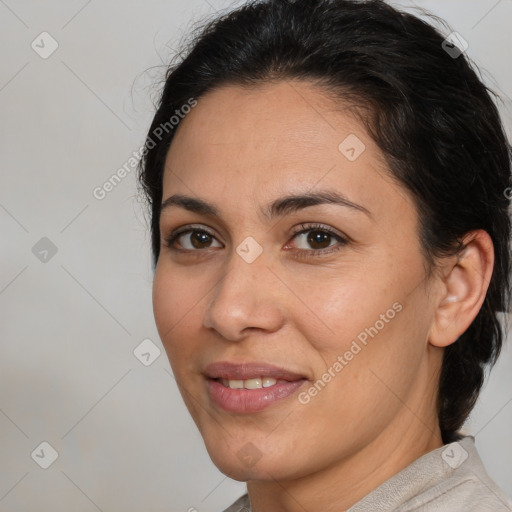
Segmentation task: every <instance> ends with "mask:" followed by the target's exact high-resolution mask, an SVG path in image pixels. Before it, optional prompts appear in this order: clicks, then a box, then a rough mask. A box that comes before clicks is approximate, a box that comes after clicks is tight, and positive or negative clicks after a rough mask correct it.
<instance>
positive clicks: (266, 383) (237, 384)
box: [219, 377, 277, 389]
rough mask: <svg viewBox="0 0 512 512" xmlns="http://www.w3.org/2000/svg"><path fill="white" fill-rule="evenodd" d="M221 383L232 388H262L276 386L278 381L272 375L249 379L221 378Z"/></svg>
mask: <svg viewBox="0 0 512 512" xmlns="http://www.w3.org/2000/svg"><path fill="white" fill-rule="evenodd" d="M219 381H220V383H221V384H223V385H224V386H226V387H229V388H231V389H261V388H269V387H271V386H274V385H275V384H276V382H277V380H276V379H273V378H272V377H259V378H256V379H247V380H228V379H219Z"/></svg>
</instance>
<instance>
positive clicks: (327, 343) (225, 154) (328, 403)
mask: <svg viewBox="0 0 512 512" xmlns="http://www.w3.org/2000/svg"><path fill="white" fill-rule="evenodd" d="M178 196H179V197H178ZM184 196H186V197H187V198H190V200H187V199H184ZM294 196H298V197H297V198H295V199H293V197H294ZM169 198H173V199H172V200H169ZM308 198H309V199H308ZM343 198H344V199H343ZM166 200H168V201H167V203H166V207H165V208H163V210H162V214H161V218H160V229H161V237H162V246H161V252H160V257H159V260H158V264H157V268H156V273H155V279H154V290H153V303H154V313H155V318H156V323H157V327H158V331H159V334H160V337H161V339H162V342H163V344H164V346H165V349H166V351H167V354H168V357H169V360H170V363H171V366H172V369H173V372H174V376H175V378H176V380H177V382H178V385H179V387H180V390H181V393H182V396H183V398H184V400H185V403H186V405H187V407H188V410H189V411H190V413H191V415H192V417H193V419H194V421H195V423H196V424H197V426H198V428H199V430H200V432H201V434H202V436H203V438H204V441H205V444H206V447H207V450H208V452H209V454H210V456H211V458H212V460H213V462H214V463H215V464H216V465H217V466H218V467H219V469H220V470H221V471H223V472H224V473H225V474H228V475H229V476H231V477H232V478H235V479H238V480H275V479H290V478H297V477H301V476H306V475H310V474H313V473H315V472H318V471H321V470H322V469H326V468H329V467H333V465H335V464H341V463H343V461H347V460H349V459H350V458H352V457H355V456H357V455H358V454H361V453H364V452H365V451H366V452H368V451H371V453H372V454H374V455H373V457H377V458H378V459H379V460H378V461H376V463H378V464H382V463H383V461H385V460H386V458H387V457H389V456H390V455H389V453H387V451H386V450H388V451H389V450H390V449H392V447H393V446H395V445H396V442H395V441H397V440H398V439H400V440H401V439H403V437H404V436H410V439H411V442H414V443H417V442H421V440H422V439H425V438H426V437H427V438H428V437H431V436H432V435H433V434H432V431H431V430H430V424H432V425H434V424H435V414H434V413H433V411H434V405H433V404H434V402H435V392H436V390H435V387H436V386H435V379H434V378H433V375H434V373H435V370H436V369H438V365H439V364H440V361H441V359H440V354H441V351H440V350H439V349H436V348H434V347H432V346H431V345H430V344H429V343H428V336H429V329H430V327H431V324H432V319H433V315H434V308H433V306H432V304H431V300H429V295H428V292H429V288H428V282H427V280H426V278H425V270H424V260H423V258H422V255H421V252H420V243H419V239H418V218H417V213H416V210H415V207H414V205H413V202H412V200H411V199H410V197H409V195H408V194H407V193H406V192H405V191H404V189H402V188H401V187H399V185H397V184H396V182H393V181H392V180H391V178H390V177H389V174H388V173H387V172H386V166H385V163H384V160H383V155H382V153H381V152H380V150H379V149H378V148H377V146H376V145H375V144H374V143H373V142H372V140H371V139H370V137H369V136H368V135H367V133H366V132H365V130H364V128H363V125H362V124H361V123H360V122H359V121H357V120H356V118H355V117H353V116H352V115H351V114H350V112H349V111H348V110H346V109H344V108H343V106H342V105H340V103H339V102H338V103H337V104H335V103H333V102H332V100H329V99H328V98H327V97H326V96H324V95H322V91H321V90H320V89H318V88H316V86H314V85H313V84H309V83H306V82H299V81H290V82H279V83H274V84H271V85H266V86H264V87H261V88H258V89H251V90H247V89H245V90H244V89H242V88H240V87H236V86H229V87H228V86H226V87H223V88H220V89H217V90H215V91H213V92H210V93H208V94H207V95H205V96H203V97H201V98H200V99H199V101H198V105H197V106H196V107H195V108H194V109H193V110H192V111H191V112H190V113H189V114H188V115H187V117H186V118H185V119H184V120H183V121H182V123H181V124H180V126H179V129H178V131H177V133H176V135H175V137H174V139H173V142H172V145H171V148H170V150H169V153H168V156H167V159H166V164H165V173H164V178H163V202H165V201H166ZM344 201H345V202H344ZM205 203H207V205H206V204H205ZM177 230H179V231H180V233H181V234H178V236H177V237H174V240H173V241H172V242H170V243H166V240H169V239H170V238H172V235H173V234H174V233H176V232H177ZM215 363H231V365H229V364H225V365H224V364H220V365H217V366H215ZM211 365H213V366H211ZM276 367H277V368H279V369H281V370H282V372H281V373H279V371H277V373H276V370H275V368H276ZM229 377H231V379H229ZM258 377H263V379H262V380H259V379H258ZM265 377H266V378H265ZM214 379H216V380H214ZM219 379H226V380H224V381H221V380H219ZM253 379H256V380H253ZM228 380H230V382H227V381H228ZM226 384H228V385H229V386H230V387H226ZM241 386H243V387H244V389H239V388H240V387H241ZM245 388H256V389H245ZM432 428H433V427H432ZM386 447H387V448H386ZM366 460H368V459H366Z"/></svg>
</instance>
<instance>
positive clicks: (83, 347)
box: [0, 0, 512, 512]
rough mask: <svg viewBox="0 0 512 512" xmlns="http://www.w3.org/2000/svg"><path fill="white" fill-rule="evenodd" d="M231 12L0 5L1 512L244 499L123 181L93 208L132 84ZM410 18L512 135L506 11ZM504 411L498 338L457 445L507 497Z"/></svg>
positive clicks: (117, 152)
mask: <svg viewBox="0 0 512 512" xmlns="http://www.w3.org/2000/svg"><path fill="white" fill-rule="evenodd" d="M238 3H240V2H238ZM230 4H231V5H234V4H232V2H229V1H227V0H226V1H224V0H223V1H221V0H188V1H186V2H181V1H178V0H167V1H158V0H151V1H144V2H142V1H139V2H135V1H133V0H131V1H122V2H121V1H112V0H110V1H103V2H99V1H97V0H96V1H94V0H93V1H85V0H68V1H66V2H64V1H60V2H56V1H46V2H35V1H27V0H18V1H15V0H5V1H4V0H0V55H1V63H2V65H1V66H0V109H1V116H0V147H1V164H0V169H1V170H0V172H1V188H0V233H1V238H0V258H1V265H0V336H1V338H0V340H1V344H0V351H1V352H0V353H1V357H0V379H1V386H0V461H1V465H0V511H17V512H19V511H39V512H45V511H48V512H49V511H51V512H59V511H63V512H64V511H66V512H69V510H73V511H75V512H79V511H84V512H89V511H91V512H93V511H97V510H101V511H105V512H106V511H123V512H131V511H141V510H144V511H151V512H157V511H164V510H165V511H171V512H180V511H187V510H189V509H190V508H191V507H195V509H196V510H198V511H200V512H206V511H211V512H213V511H219V510H222V509H223V508H224V507H225V506H227V505H228V504H230V503H231V502H232V501H234V500H235V498H237V497H238V496H239V495H241V494H242V493H243V492H244V490H245V484H243V483H239V482H233V481H231V480H229V479H228V478H226V477H225V476H224V475H222V474H221V473H220V472H219V471H218V470H217V469H216V468H215V467H214V466H213V464H212V463H211V461H210V459H209V457H208V455H207V453H206V450H205V448H204V446H203V443H202V439H201V437H200V435H199V433H198V432H197V430H196V428H195V425H194V424H193V422H192V420H191V419H190V418H189V415H188V412H187V411H186V409H185V407H184V405H183V404H182V400H181V397H180V396H179V393H178V391H177V389H176V385H175V382H174V380H173V378H172V373H171V369H170V366H169V363H168V361H167V358H166V356H165V353H164V351H163V348H162V346H161V343H160V341H159V339H158V335H157V331H156V328H155V326H154V321H153V315H152V309H151V281H152V273H151V266H150V259H149V236H148V234H147V230H146V224H145V219H144V214H143V209H142V207H141V204H140V203H139V202H138V201H137V198H136V184H135V172H134V170H133V167H132V168H131V169H132V170H131V172H130V173H129V174H128V176H127V177H126V178H125V179H124V180H123V181H122V182H121V183H120V184H119V185H118V186H117V187H115V189H114V190H112V191H111V192H110V193H109V194H108V195H107V196H106V197H105V198H104V199H103V200H97V199H95V198H94V196H93V190H94V188H95V187H98V186H101V185H102V184H103V183H104V182H105V181H106V180H108V178H109V177H110V176H111V175H112V174H113V173H115V172H116V170H117V169H119V168H120V167H121V166H122V165H123V164H125V163H126V162H127V161H128V160H129V158H130V157H131V156H132V152H134V151H136V150H138V148H139V147H140V146H141V144H142V143H143V141H144V135H145V132H146V130H147V128H148V126H149V123H150V120H151V117H152V113H153V107H152V104H151V101H150V95H151V94H152V92H153V93H154V92H155V88H154V87H152V86H151V84H152V82H153V80H154V79H156V78H157V77H159V76H161V73H162V69H161V68H158V67H157V68H153V69H152V70H151V71H149V72H146V73H144V72H145V71H146V70H148V69H149V68H151V67H153V66H161V65H162V64H163V63H165V62H166V61H167V60H168V59H169V58H170V57H171V56H172V54H173V47H175V46H176V45H178V43H179V40H180V37H181V36H182V34H183V33H186V32H187V29H188V27H190V23H192V22H193V21H196V20H198V19H201V18H202V17H203V16H204V15H208V16H212V15H214V14H215V12H216V11H218V10H219V9H221V8H225V7H227V6H229V5H230ZM403 4H404V5H408V6H411V5H413V4H412V3H411V2H405V1H404V3H403ZM416 5H419V6H423V7H426V8H428V9H430V10H432V11H433V12H434V13H436V14H438V15H440V16H441V17H443V18H445V19H447V20H448V22H449V23H450V24H451V26H452V27H453V29H454V30H457V31H458V32H460V33H461V34H462V35H463V37H464V38H465V39H466V40H467V41H468V42H469V49H468V54H469V55H470V56H471V57H472V59H474V60H475V62H477V64H479V65H480V66H482V70H483V71H484V76H485V79H486V80H487V81H488V83H489V84H490V85H491V86H492V87H494V88H496V87H497V85H496V83H497V84H499V87H500V90H501V93H502V95H503V98H504V99H505V104H504V105H502V106H500V108H501V110H502V112H503V115H504V117H505V121H506V124H507V130H508V133H509V137H510V132H511V130H510V127H511V126H512V124H511V119H512V116H511V107H512V102H511V100H510V99H509V98H510V97H511V96H512V73H511V67H510V49H511V48H512V44H511V43H512V37H511V31H510V26H511V21H512V1H510V0H500V1H495V0H479V1H472V2H471V3H470V2H467V1H464V0H457V1H454V0H450V1H447V0H430V1H417V2H416ZM43 31H47V32H49V33H50V34H51V36H52V37H53V38H54V39H55V40H56V41H57V43H58V45H59V46H58V48H57V50H56V51H55V52H54V53H53V54H52V55H51V56H49V57H48V58H47V59H43V58H41V57H40V56H39V54H38V53H36V51H34V50H33V49H32V48H31V43H32V41H34V40H35V41H36V43H38V41H39V43H38V44H39V46H42V43H41V42H40V39H41V38H38V36H39V34H40V33H41V32H43ZM45 41H46V42H45V48H46V50H48V48H50V41H49V40H48V39H45ZM40 51H42V48H40ZM128 168H130V167H128ZM42 237H48V238H49V239H50V240H51V242H52V243H53V244H54V245H55V246H56V248H57V253H56V254H55V255H54V256H53V257H51V258H50V255H51V253H49V254H48V256H47V260H48V261H46V262H43V261H40V259H38V258H37V257H36V255H35V254H34V253H33V252H32V248H33V247H34V245H35V244H36V243H37V242H38V241H39V240H40V239H41V238H42ZM36 247H38V246H36ZM43 249H44V247H43ZM43 249H40V251H42V250H43ZM39 257H44V253H39ZM147 338H149V339H151V340H153V342H154V343H155V345H156V346H157V347H159V348H160V349H161V350H162V353H161V355H160V357H158V358H157V359H156V360H155V361H154V362H153V363H152V364H151V365H150V366H144V365H143V364H142V363H141V362H140V361H139V360H138V359H137V358H136V357H135V356H134V354H133V350H134V349H135V347H137V346H138V345H139V344H140V343H141V341H142V340H144V339H147ZM511 400H512V350H511V348H510V340H509V343H508V344H507V348H506V350H505V352H504V354H503V357H502V359H501V361H500V363H499V365H498V367H497V368H496V369H495V371H494V373H493V374H492V377H491V379H490V381H489V383H488V384H487V386H486V388H485V390H484V392H483V393H482V395H481V399H480V401H479V403H478V406H477V408H476V410H475V412H474V414H473V415H472V417H471V421H470V422H469V424H468V431H469V432H470V433H473V434H476V440H477V447H478V448H479V450H480V452H481V454H482V457H483V459H484V462H485V464H486V466H487V469H488V471H489V473H490V474H491V476H492V477H493V478H494V479H495V481H496V482H497V483H498V485H500V486H501V487H502V488H503V489H504V490H505V491H506V492H507V494H508V495H509V496H511V497H512V472H511V471H510V467H511V462H512V440H511V437H510V433H511V431H512V429H511V426H512V405H511ZM42 441H46V442H48V443H50V444H51V446H53V448H54V449H55V450H56V451H57V452H58V458H57V460H56V461H55V462H54V463H53V464H52V465H51V466H50V467H49V468H48V469H42V468H41V467H40V466H39V465H38V464H36V462H35V460H34V459H33V458H32V457H31V453H32V452H33V451H34V450H35V449H36V448H37V447H38V446H39V444H40V443H41V442H42ZM35 453H36V454H37V453H39V454H40V455H41V452H40V451H37V450H36V452H35ZM48 453H49V452H48V450H47V451H46V452H45V455H44V457H48V456H49V455H48ZM44 457H42V456H41V457H39V459H37V456H34V458H35V459H36V460H39V461H41V460H42V459H43V458H44Z"/></svg>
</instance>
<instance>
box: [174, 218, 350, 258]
mask: <svg viewBox="0 0 512 512" xmlns="http://www.w3.org/2000/svg"><path fill="white" fill-rule="evenodd" d="M309 231H319V232H321V233H327V234H328V235H330V236H332V237H333V238H335V239H336V240H337V241H338V243H339V244H340V245H338V246H333V247H327V248H325V249H297V251H298V254H296V256H298V257H299V258H308V257H310V256H313V257H322V256H325V255H326V254H331V253H333V252H337V251H339V250H340V249H342V248H343V246H345V245H347V244H348V243H349V239H348V238H347V237H344V236H341V235H339V234H338V233H335V232H334V231H333V230H332V229H330V228H329V227H327V226H324V225H322V224H314V223H313V224H309V225H306V224H301V225H300V226H299V229H297V230H296V231H294V232H293V233H292V240H293V239H295V238H296V237H297V236H299V235H301V234H303V233H307V232H309ZM194 232H198V233H206V234H207V235H209V236H211V237H212V238H215V235H214V234H213V233H211V232H210V231H208V230H206V229H204V228H195V227H193V226H190V227H187V228H186V229H181V230H178V231H176V232H174V233H171V235H170V236H169V237H167V238H165V246H166V247H168V248H169V249H171V250H173V251H180V252H188V253H200V252H202V251H203V250H204V249H203V250H201V249H195V250H192V249H177V248H176V247H174V246H173V245H174V242H175V241H176V240H177V239H178V238H180V237H181V236H183V235H185V234H188V233H194Z"/></svg>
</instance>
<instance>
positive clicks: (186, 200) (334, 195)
mask: <svg viewBox="0 0 512 512" xmlns="http://www.w3.org/2000/svg"><path fill="white" fill-rule="evenodd" d="M320 204H336V205H338V206H344V207H347V208H350V209H352V210H354V211H359V212H362V213H365V214H366V215H368V216H369V217H370V218H373V217H372V214H371V212H370V211H369V210H367V209H366V208H365V207H364V206H361V205H360V204H357V203H354V202H352V201H350V200H349V199H347V198H346V197H345V196H344V195H342V194H340V193H339V192H336V191H334V190H323V191H319V192H308V193H305V194H296V195H287V196H284V197H280V198H279V199H276V200H274V201H272V202H271V203H270V204H268V205H267V206H266V207H265V208H264V209H263V210H262V213H263V215H264V216H266V217H268V218H269V219H273V218H275V217H283V216H284V215H287V214H290V213H293V212H296V211H298V210H302V209H303V208H307V207H309V206H316V205H320ZM171 206H178V207H180V208H183V209H185V210H188V211H190V212H194V213H197V214H200V215H208V216H212V217H220V212H219V209H218V208H217V207H216V206H215V205H214V204H212V203H209V202H207V201H205V200H203V199H199V198H197V197H191V196H186V195H182V194H174V195H172V196H170V197H168V198H167V199H166V200H165V201H164V202H163V203H162V204H161V205H160V213H162V212H163V211H164V210H165V209H167V208H170V207H171Z"/></svg>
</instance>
